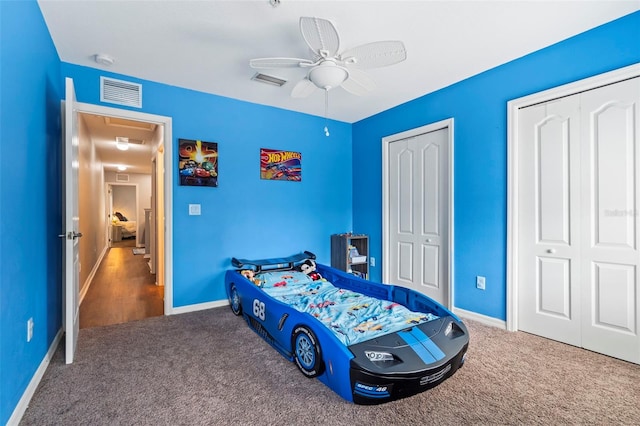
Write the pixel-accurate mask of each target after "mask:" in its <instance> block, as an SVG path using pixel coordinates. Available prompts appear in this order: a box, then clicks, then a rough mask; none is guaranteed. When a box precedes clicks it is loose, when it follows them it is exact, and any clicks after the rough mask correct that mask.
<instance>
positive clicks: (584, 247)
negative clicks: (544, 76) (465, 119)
mask: <svg viewBox="0 0 640 426" xmlns="http://www.w3.org/2000/svg"><path fill="white" fill-rule="evenodd" d="M639 114H640V78H635V79H631V80H627V81H624V82H621V83H617V84H614V85H609V86H605V87H601V88H598V89H594V90H590V91H586V92H584V93H581V94H576V95H573V96H569V97H565V98H562V99H558V100H554V101H550V102H547V103H544V104H540V105H536V106H532V107H529V108H526V109H523V110H521V111H520V113H519V116H518V117H519V118H518V120H519V126H518V133H519V140H520V141H521V143H520V154H519V155H520V159H519V170H520V174H519V185H518V191H519V194H520V197H519V200H520V201H519V202H520V205H519V207H518V211H519V223H520V230H519V248H518V251H519V255H518V258H519V266H518V271H519V273H518V282H519V286H518V288H519V292H518V312H519V316H518V321H519V328H520V329H521V330H523V331H528V332H532V333H535V334H539V335H541V336H545V337H549V338H552V339H555V340H559V341H562V342H565V343H569V344H572V345H576V346H582V347H584V348H587V349H590V350H594V351H597V352H600V353H604V354H607V355H610V356H614V357H617V358H621V359H625V360H627V361H632V362H636V363H637V362H640V337H639V329H640V311H639V309H640V294H639V291H638V283H639V281H640V280H639V279H638V274H639V270H640V252H639V251H638V247H639V246H640V233H639V232H638V226H637V222H638V218H639V212H640V210H639V206H638V202H639V200H640V184H639V180H640V143H639V137H638V128H639V125H640V119H639Z"/></svg>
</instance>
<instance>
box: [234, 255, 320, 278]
mask: <svg viewBox="0 0 640 426" xmlns="http://www.w3.org/2000/svg"><path fill="white" fill-rule="evenodd" d="M315 258H316V255H315V254H313V253H311V252H310V251H305V252H303V253H298V254H294V255H293V256H289V257H279V258H274V259H258V260H248V259H236V258H235V257H232V258H231V264H232V265H233V266H235V267H236V268H245V269H253V270H255V272H256V273H258V272H261V271H262V270H270V271H278V270H287V269H293V267H294V265H295V264H296V263H299V262H304V261H305V260H307V259H311V260H315Z"/></svg>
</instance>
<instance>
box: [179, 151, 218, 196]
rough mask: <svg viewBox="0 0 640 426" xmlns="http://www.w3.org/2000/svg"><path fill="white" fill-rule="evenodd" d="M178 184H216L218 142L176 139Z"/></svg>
mask: <svg viewBox="0 0 640 426" xmlns="http://www.w3.org/2000/svg"><path fill="white" fill-rule="evenodd" d="M178 173H179V175H180V185H189V186H218V144H217V143H215V142H202V141H198V140H195V141H194V140H190V139H178Z"/></svg>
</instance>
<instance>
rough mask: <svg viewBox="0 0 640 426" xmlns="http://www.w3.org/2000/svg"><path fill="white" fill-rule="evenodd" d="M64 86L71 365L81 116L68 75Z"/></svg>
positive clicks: (76, 317) (68, 357) (76, 315)
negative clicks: (79, 116) (76, 107)
mask: <svg viewBox="0 0 640 426" xmlns="http://www.w3.org/2000/svg"><path fill="white" fill-rule="evenodd" d="M65 83H66V88H65V98H66V99H65V108H64V129H65V130H64V132H65V155H64V169H65V175H64V176H65V186H64V200H65V203H64V221H65V223H64V226H65V234H64V238H65V255H64V274H65V282H64V331H65V362H66V363H67V364H71V363H72V362H73V357H74V354H75V351H76V345H77V342H78V331H79V330H80V326H79V325H80V309H79V301H78V294H79V286H78V285H79V281H80V256H79V253H78V245H79V238H80V237H82V234H81V233H80V231H79V229H78V225H79V215H78V115H77V112H76V110H75V103H76V93H75V89H74V87H73V80H72V79H70V78H67V79H66V81H65Z"/></svg>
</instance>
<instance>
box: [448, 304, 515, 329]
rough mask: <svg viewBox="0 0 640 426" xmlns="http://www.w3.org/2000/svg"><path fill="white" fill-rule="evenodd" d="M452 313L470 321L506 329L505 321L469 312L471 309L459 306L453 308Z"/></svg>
mask: <svg viewBox="0 0 640 426" xmlns="http://www.w3.org/2000/svg"><path fill="white" fill-rule="evenodd" d="M453 313H454V314H456V315H457V316H459V317H460V318H463V319H469V320H471V321H476V322H479V323H481V324H484V325H488V326H491V327H497V328H501V329H503V330H506V329H507V322H506V321H503V320H500V319H497V318H493V317H489V316H486V315H482V314H478V313H476V312H471V311H467V310H464V309H460V308H453Z"/></svg>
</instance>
